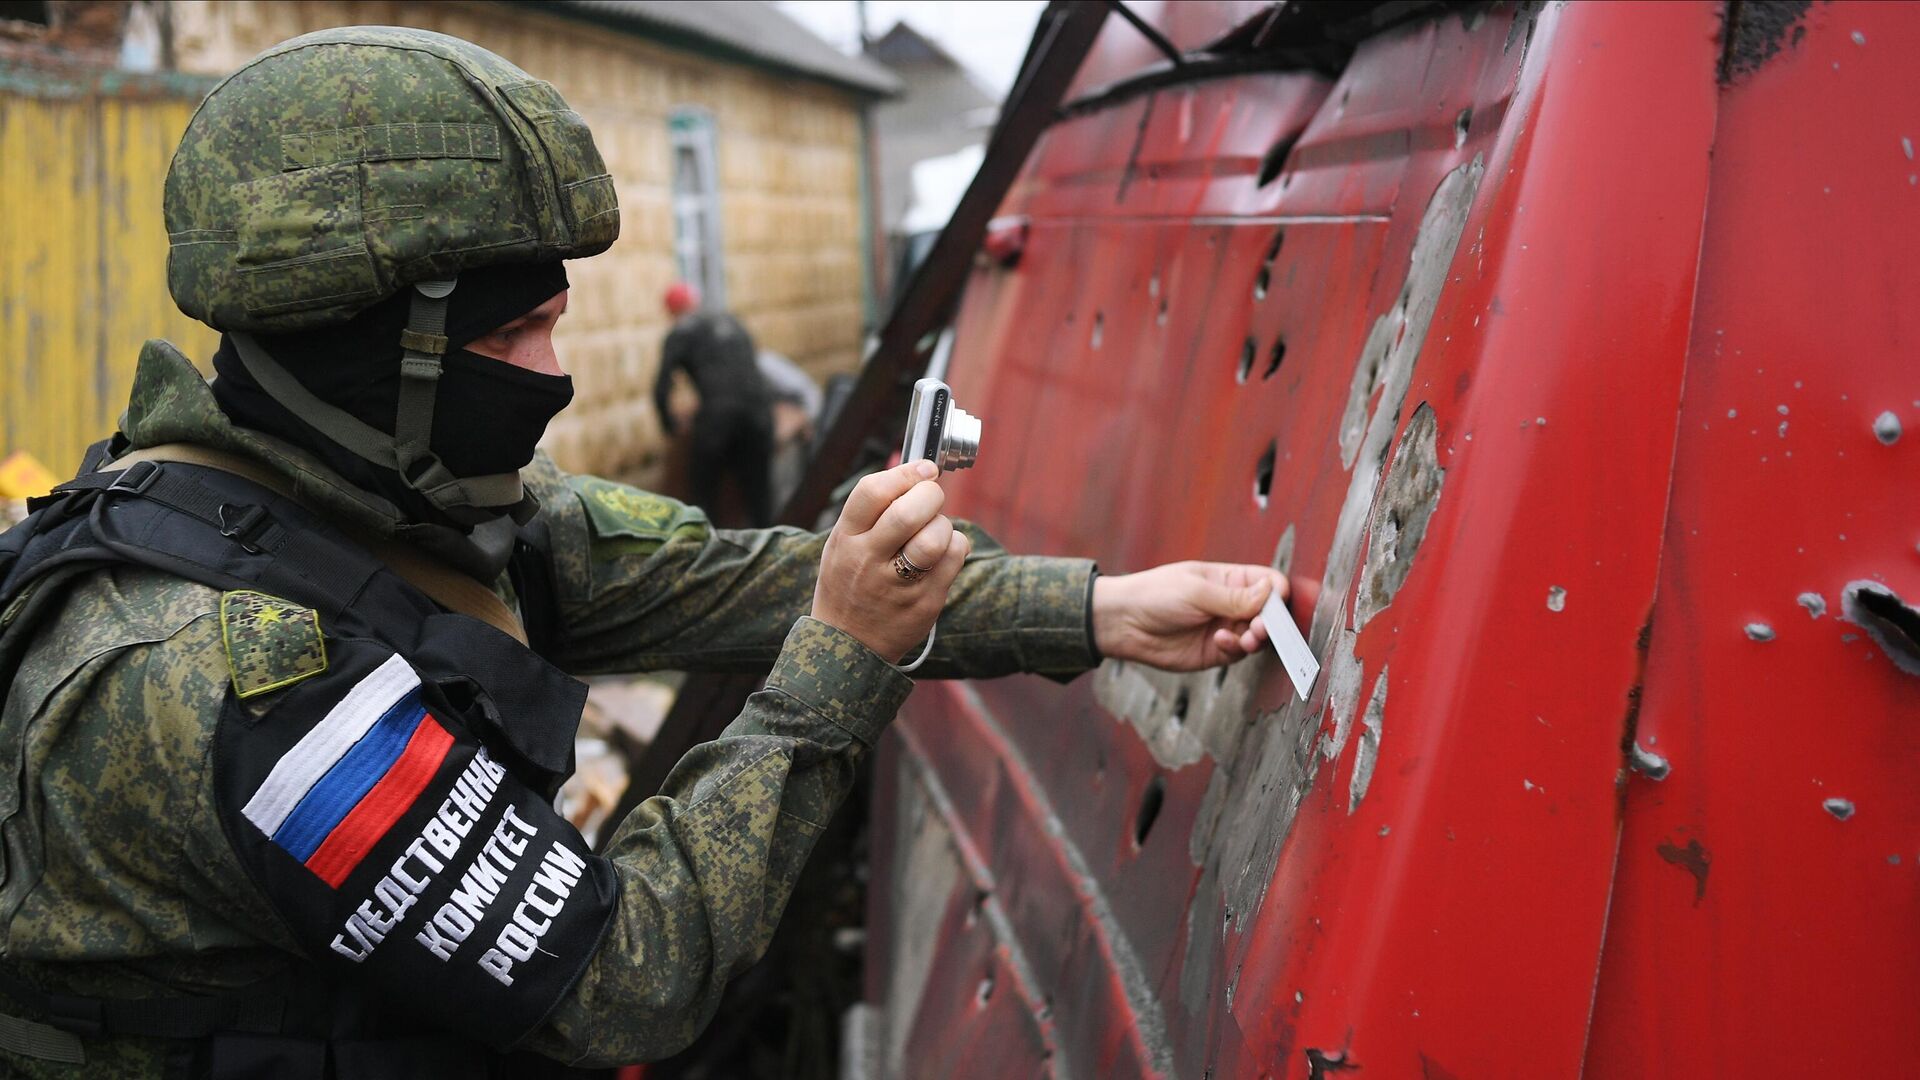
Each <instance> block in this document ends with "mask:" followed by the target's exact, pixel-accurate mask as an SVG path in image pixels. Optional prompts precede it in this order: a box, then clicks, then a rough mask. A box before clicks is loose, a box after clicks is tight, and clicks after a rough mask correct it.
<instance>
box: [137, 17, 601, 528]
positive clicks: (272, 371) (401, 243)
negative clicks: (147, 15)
mask: <svg viewBox="0 0 1920 1080" xmlns="http://www.w3.org/2000/svg"><path fill="white" fill-rule="evenodd" d="M164 206H165V212H166V222H167V239H168V242H169V245H170V246H169V250H168V255H167V285H168V287H169V288H170V289H171V290H172V291H173V299H174V302H175V303H177V304H179V305H180V310H182V311H184V312H186V313H187V314H188V315H191V316H193V317H194V318H196V319H199V320H200V321H202V322H204V323H207V324H208V325H210V326H212V327H214V328H215V329H218V330H223V331H226V332H227V333H228V335H229V336H230V338H231V340H232V341H233V343H234V347H235V349H236V351H237V353H238V355H239V358H240V361H241V362H242V363H243V364H244V365H245V366H246V370H247V372H248V373H249V374H250V375H251V376H252V377H253V378H254V380H255V381H256V382H258V383H259V385H260V387H261V388H262V389H263V390H265V391H266V393H267V394H268V395H270V396H271V397H273V398H274V400H276V401H278V402H279V403H280V404H281V405H283V406H285V407H286V408H288V409H289V410H291V411H292V412H293V413H294V414H295V415H297V416H300V417H301V418H302V419H303V421H304V422H305V423H306V424H308V425H309V426H311V427H312V428H314V429H315V430H317V431H318V432H320V433H321V434H322V435H324V436H325V437H326V438H328V439H330V440H331V441H333V442H334V443H336V444H338V445H339V446H341V447H343V448H345V449H347V450H349V451H351V452H352V453H354V454H356V455H358V456H359V457H361V458H363V459H365V460H366V461H369V462H372V463H373V464H375V465H378V466H381V467H384V468H388V469H392V470H394V471H395V472H397V473H399V474H400V476H401V477H402V478H403V479H404V480H405V482H406V483H407V485H408V486H410V487H412V488H413V489H414V490H416V491H418V492H420V493H421V494H422V495H424V496H425V497H426V498H427V499H428V501H429V502H431V503H432V504H433V505H434V506H436V507H438V508H439V509H440V510H441V511H442V512H444V513H445V514H446V515H447V516H449V517H450V518H452V519H453V520H455V521H456V522H459V523H461V524H464V525H477V524H481V523H483V522H486V521H489V520H491V519H493V518H495V517H496V516H497V515H499V514H501V513H510V514H512V515H513V516H514V517H515V518H516V519H520V520H524V519H525V518H526V517H527V516H528V515H529V514H531V513H532V512H533V507H534V505H535V504H534V503H533V502H532V501H531V500H530V499H529V498H528V497H527V496H526V495H525V493H524V491H523V489H522V487H521V483H520V477H519V475H518V474H517V473H507V474H500V475H492V476H458V475H455V474H454V473H453V472H452V471H450V470H449V469H448V468H447V466H446V465H445V464H444V463H442V462H441V461H440V459H439V458H438V457H437V456H436V455H435V454H434V452H433V449H432V446H431V442H432V433H433V413H434V399H435V390H436V385H437V383H438V381H439V378H440V373H441V370H442V367H441V357H442V355H443V354H444V353H445V351H446V349H447V346H448V342H447V338H446V335H445V329H446V311H447V298H448V297H449V296H450V295H451V294H452V292H453V290H454V289H455V288H456V287H457V285H458V280H459V276H460V273H461V272H462V271H464V270H470V269H475V268H478V267H482V266H492V265H497V264H504V263H531V262H551V261H557V260H560V259H572V258H580V257H583V256H587V255H596V254H598V253H600V252H602V251H605V250H606V249H607V247H608V246H609V245H611V244H612V243H613V241H614V238H615V237H616V236H618V235H619V233H620V209H619V205H618V202H617V201H616V199H615V197H614V188H613V178H612V177H610V176H608V175H607V169H606V166H605V164H604V163H603V162H602V161H601V160H600V152H599V150H597V149H595V148H594V145H593V136H592V134H591V133H589V132H588V131H587V126H586V124H585V123H583V122H582V121H581V119H580V117H579V116H578V115H577V114H576V113H574V112H573V111H572V110H571V109H568V108H567V103H566V102H565V101H562V100H561V98H560V95H559V93H558V92H556V91H555V90H554V89H553V87H551V86H549V85H547V84H546V83H544V82H540V81H539V80H537V79H534V78H532V77H531V76H529V75H528V74H527V73H526V72H524V71H521V70H520V69H519V68H517V67H514V66H513V65H512V64H510V63H508V62H507V61H505V60H503V59H501V58H500V57H498V56H495V55H494V54H493V53H490V52H488V51H487V50H485V49H482V48H480V47H479V46H477V45H473V44H471V43H469V42H465V41H461V40H460V39H458V38H452V37H447V36H446V35H444V34H435V33H429V32H427V31H424V30H409V29H401V28H398V27H390V26H356V27H348V28H346V29H341V30H327V31H322V32H320V33H315V34H307V35H305V36H303V37H297V38H294V39H292V40H291V41H286V42H283V43H281V44H279V45H276V46H274V47H273V48H271V49H268V50H267V51H266V52H264V53H261V54H260V55H259V56H258V57H256V58H254V59H253V60H252V61H251V62H249V63H248V64H247V65H246V66H245V67H243V68H241V69H240V70H239V71H237V72H235V73H234V74H233V75H231V76H229V77H228V78H227V79H226V80H225V81H224V82H222V83H221V84H220V85H219V86H216V87H214V89H213V92H212V93H210V94H208V95H207V100H206V101H204V102H202V103H201V105H200V108H199V110H198V111H197V112H195V113H194V115H193V119H192V120H190V121H189V122H188V123H187V131H186V134H185V135H183V136H181V139H180V148H179V150H177V151H175V152H174V155H173V164H172V166H171V167H169V168H168V170H167V186H166V196H165V203H164ZM409 287H410V295H411V297H412V299H411V300H410V307H409V314H408V322H407V328H406V331H405V332H404V333H403V334H402V335H401V338H400V342H399V343H400V345H401V347H402V356H401V361H400V394H399V407H398V409H397V411H396V413H395V416H394V424H393V430H392V431H391V432H387V431H382V430H380V429H379V428H376V427H373V426H371V425H369V424H366V423H364V422H363V421H361V420H360V419H359V418H357V417H355V416H353V415H352V414H350V413H348V412H346V411H345V410H343V409H340V408H338V407H336V406H334V405H333V404H331V403H329V402H326V401H323V400H321V399H320V398H319V397H318V396H317V395H315V394H314V393H313V392H312V391H311V390H309V389H307V388H306V387H305V386H304V385H302V383H301V382H300V380H299V379H297V378H296V377H294V375H293V374H292V373H291V372H289V371H288V370H287V369H286V368H285V367H284V366H283V365H281V364H280V362H279V361H278V360H276V359H275V358H274V357H273V356H271V355H270V354H269V353H268V352H267V351H266V350H265V349H264V348H263V347H262V346H261V344H260V342H259V341H257V340H256V339H255V335H259V334H282V333H287V332H289V331H299V330H309V329H314V328H318V327H324V326H330V325H333V324H336V323H343V322H346V321H347V320H349V319H351V318H352V317H353V316H354V315H356V314H358V313H359V312H361V311H363V310H365V309H366V308H368V307H371V306H372V305H373V304H375V303H378V302H380V301H381V300H384V299H385V298H387V297H389V296H394V295H396V294H398V293H399V292H400V291H401V290H403V289H409Z"/></svg>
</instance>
